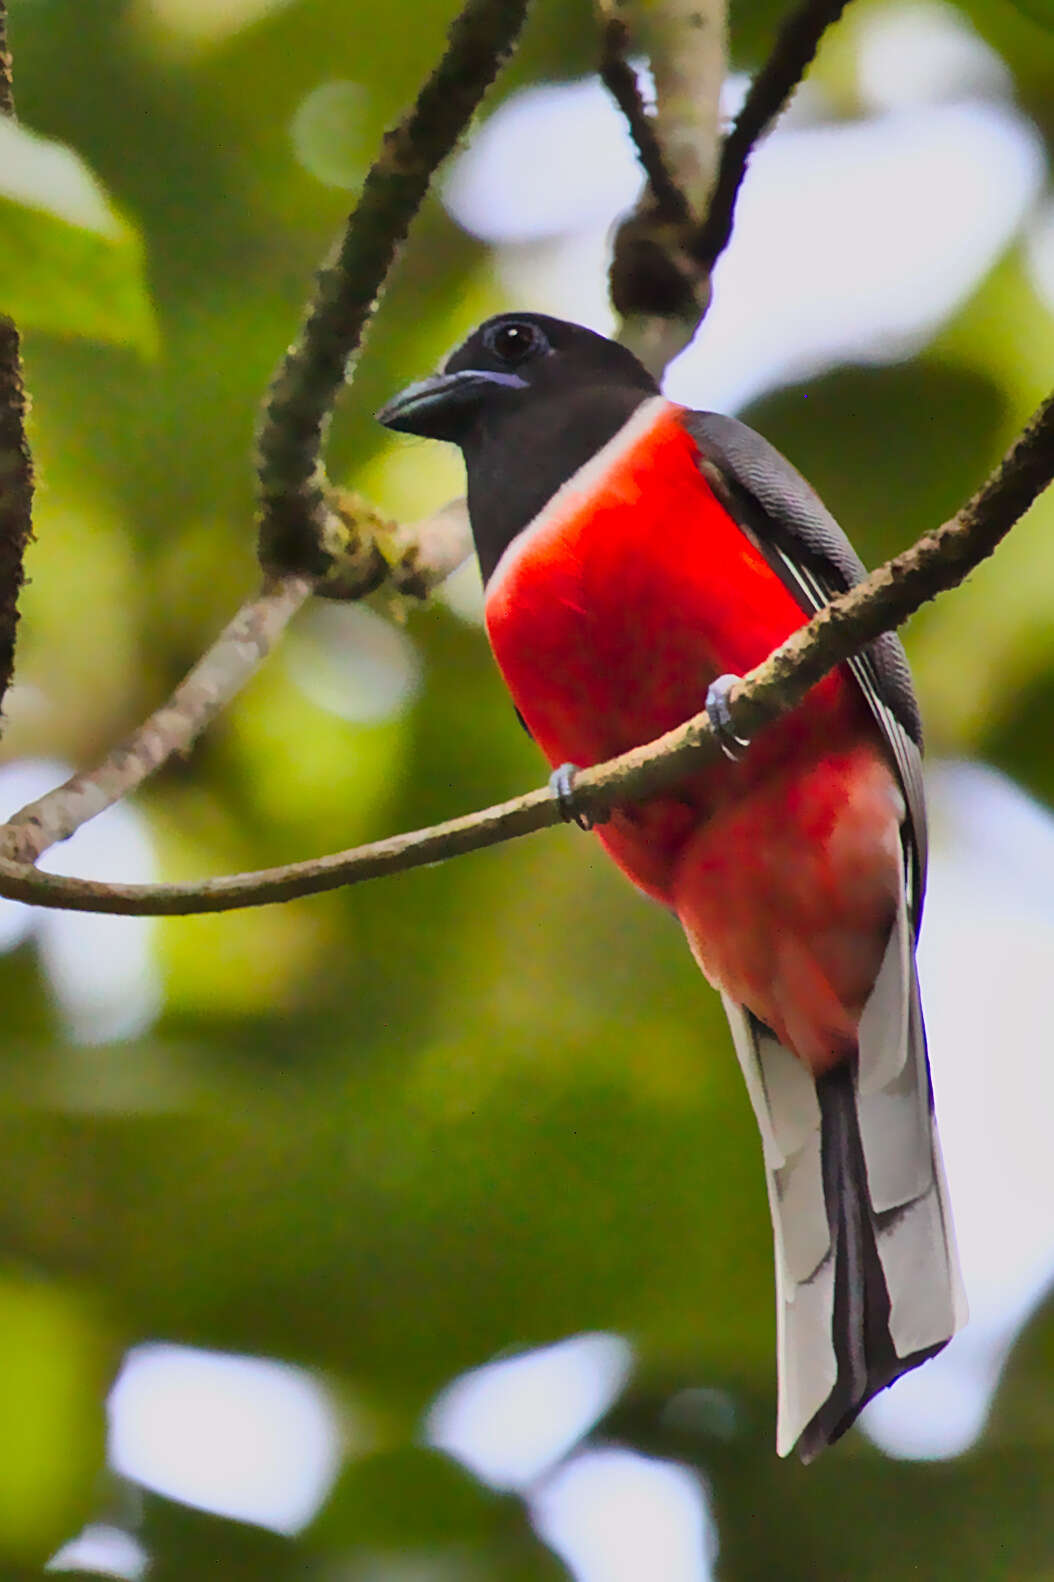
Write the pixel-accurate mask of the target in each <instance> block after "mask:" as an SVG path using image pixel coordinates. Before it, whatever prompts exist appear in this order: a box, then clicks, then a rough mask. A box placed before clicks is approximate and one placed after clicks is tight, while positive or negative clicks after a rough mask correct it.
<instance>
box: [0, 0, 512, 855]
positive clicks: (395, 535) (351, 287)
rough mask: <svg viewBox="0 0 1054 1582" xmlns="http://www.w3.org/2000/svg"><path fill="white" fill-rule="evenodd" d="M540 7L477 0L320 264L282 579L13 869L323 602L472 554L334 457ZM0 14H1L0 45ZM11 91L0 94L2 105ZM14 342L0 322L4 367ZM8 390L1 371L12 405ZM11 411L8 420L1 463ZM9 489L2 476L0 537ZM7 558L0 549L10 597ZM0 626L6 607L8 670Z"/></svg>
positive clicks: (293, 401)
mask: <svg viewBox="0 0 1054 1582" xmlns="http://www.w3.org/2000/svg"><path fill="white" fill-rule="evenodd" d="M527 5H528V0H468V3H467V4H466V5H465V6H464V8H463V9H462V11H461V13H460V15H459V16H458V18H457V19H456V21H455V22H454V24H453V26H452V28H451V30H450V39H449V47H448V49H447V51H446V54H445V55H444V57H443V59H442V61H441V62H440V64H439V66H438V67H437V68H436V70H435V71H434V72H433V74H432V76H431V77H430V78H429V79H428V81H427V82H426V84H425V86H424V87H423V89H422V90H421V93H420V94H419V96H418V99H417V102H416V103H415V105H414V108H413V110H412V111H411V112H410V114H409V115H408V116H406V117H405V118H404V120H403V121H402V122H400V124H399V125H398V126H397V127H396V128H395V129H394V130H393V131H390V132H389V133H388V134H387V135H386V137H385V139H384V145H383V148H382V152H381V154H380V157H379V158H378V159H377V161H376V162H375V163H374V165H373V167H372V169H371V171H370V173H369V175H368V176H367V178H366V182H365V185H364V188H363V194H362V198H361V200H360V202H359V204H358V206H357V208H356V209H355V211H354V213H353V214H352V215H351V217H350V219H349V221H348V224H347V227H346V230H345V233H344V236H343V237H342V239H341V241H340V243H339V245H338V247H337V248H336V249H335V251H334V253H333V255H332V257H331V259H330V260H329V261H328V262H327V263H326V264H324V265H323V268H322V270H321V272H320V274H319V277H318V282H317V287H316V292H315V296H314V298H313V300H312V302H311V304H310V305H309V308H308V311H307V316H306V319H305V322H304V326H303V328H302V330H301V334H300V337H299V339H298V340H297V342H296V343H295V344H294V345H293V346H292V347H291V348H290V350H289V352H288V353H287V354H286V357H285V359H284V361H283V363H282V366H281V368H280V369H279V372H278V374H277V375H276V377H275V380H274V382H273V384H272V386H271V389H270V391H269V394H268V397H267V401H266V403H265V408H264V414H263V419H262V423H261V429H260V435H259V452H260V490H261V506H262V521H261V546H262V551H263V552H262V559H263V561H264V563H265V567H267V566H269V567H271V568H272V569H271V570H270V572H269V573H268V574H267V575H266V577H265V582H264V587H263V589H262V591H261V592H260V594H259V595H258V596H257V597H256V598H254V599H251V600H249V601H248V602H247V603H246V604H244V605H243V606H242V608H241V609H240V610H239V611H238V612H237V614H236V615H235V616H234V617H233V619H232V620H231V621H230V622H229V623H228V625H227V626H226V627H225V629H224V631H223V632H222V633H221V634H220V636H219V638H218V639H217V640H216V642H215V643H214V644H213V645H212V647H211V648H210V649H209V650H208V652H207V653H206V654H204V655H203V656H202V658H201V659H200V660H199V661H198V663H197V664H196V665H195V666H194V668H193V669H192V670H191V671H190V673H189V675H188V676H187V677H186V678H185V680H184V681H183V682H181V684H180V685H179V687H178V688H177V689H176V691H175V692H174V693H173V695H172V697H171V698H170V699H169V700H168V701H167V702H166V703H165V704H163V705H162V707H161V708H160V709H158V710H157V711H156V712H155V713H154V714H152V715H151V716H150V718H149V719H148V720H146V721H145V722H144V724H143V725H141V726H140V727H139V729H138V730H137V731H135V732H134V734H133V735H132V736H131V737H129V738H128V740H127V741H125V742H123V743H121V744H120V745H119V746H117V747H115V748H114V749H113V751H112V752H110V753H109V754H108V755H107V757H106V758H105V759H104V761H103V762H102V763H101V764H99V765H98V766H97V767H96V768H95V769H93V770H90V771H86V772H84V773H79V774H75V775H73V776H72V777H71V778H70V779H69V780H68V781H67V782H66V783H65V784H64V785H62V786H58V787H56V788H55V789H54V790H53V791H50V792H48V793H47V795H45V796H44V797H41V798H39V799H38V800H37V801H36V802H33V803H31V804H29V805H28V806H27V807H25V808H22V809H21V810H20V812H18V813H16V814H15V815H14V817H13V818H12V819H11V820H10V821H9V822H8V824H7V825H6V826H3V827H2V828H0V854H3V856H5V857H6V858H7V859H9V860H14V861H22V862H34V861H36V860H37V859H38V858H39V857H40V856H41V854H42V853H43V852H44V851H46V850H47V848H48V847H49V846H51V845H53V844H54V843H55V842H56V841H60V840H65V839H67V838H68V837H69V836H70V835H72V834H73V833H74V831H75V830H77V829H79V828H80V826H81V825H82V824H84V823H86V822H87V820H88V819H91V818H94V817H95V816H96V814H98V813H101V812H102V810H103V809H104V808H106V807H109V806H110V805H111V804H112V803H114V802H116V801H118V800H119V799H120V798H121V797H123V796H126V795H128V794H129V793H130V792H131V791H134V790H135V789H136V788H137V787H138V786H139V785H141V784H142V782H143V781H144V780H145V779H146V778H147V777H148V776H149V775H151V774H153V773H154V772H155V771H156V770H157V769H159V768H160V767H161V765H162V764H163V763H165V762H166V761H167V760H168V759H169V758H171V757H172V756H173V755H175V754H179V753H185V752H187V751H188V750H189V748H190V747H191V745H192V743H193V742H194V741H195V740H196V739H197V737H198V736H200V735H201V733H202V731H203V730H204V729H205V728H206V726H207V725H209V724H210V722H211V721H212V720H213V719H214V718H215V717H216V715H217V714H218V713H219V712H220V710H221V709H222V708H223V707H224V706H225V705H226V704H227V703H228V702H229V701H230V700H231V698H232V697H234V696H235V694H236V693H237V692H239V691H240V690H241V688H242V687H243V686H244V685H245V684H246V682H247V681H248V680H249V679H250V677H251V676H252V675H253V673H254V672H255V671H256V669H257V668H258V666H259V665H260V664H261V663H262V661H263V660H264V659H265V658H266V657H267V655H268V654H269V653H270V651H271V649H272V648H273V646H274V644H275V642H276V641H277V639H278V637H279V636H280V634H281V632H282V631H283V630H284V628H285V627H286V625H287V624H288V622H289V621H290V620H291V619H292V617H293V615H294V614H295V613H296V611H297V610H298V609H299V608H300V606H301V605H302V604H303V603H304V602H305V600H306V599H307V598H308V597H309V596H310V595H311V594H312V593H314V592H319V593H324V594H329V595H331V596H334V597H339V598H342V599H349V598H360V597H362V596H363V595H364V594H366V593H369V592H371V591H372V590H373V589H374V588H376V587H378V586H379V585H380V584H381V583H382V582H384V581H387V582H389V583H390V585H391V586H392V587H393V588H394V589H395V590H396V591H397V592H400V593H404V594H406V595H408V596H412V597H417V598H424V597H425V596H426V595H427V594H428V592H430V591H431V589H432V588H434V587H435V586H436V585H437V584H438V583H440V582H442V581H443V580H444V579H445V578H446V577H447V576H448V575H449V574H450V572H452V571H453V570H455V569H456V568H457V566H458V565H460V564H461V562H462V561H463V560H464V559H465V557H466V555H467V554H468V553H469V550H470V548H471V537H470V534H469V531H468V523H467V516H466V511H465V506H464V502H463V501H461V502H459V501H455V502H453V503H452V504H451V505H449V506H446V507H444V508H443V510H442V511H439V512H437V513H435V515H434V516H432V517H430V518H427V519H426V520H425V521H424V522H421V523H417V524H416V525H414V526H409V527H407V526H402V525H399V524H396V523H393V522H388V521H386V520H382V519H381V518H380V517H379V516H378V514H377V513H376V512H375V511H373V510H372V509H371V508H370V507H368V506H367V505H366V504H365V503H364V502H363V501H361V500H360V499H358V498H357V497H355V496H352V495H348V494H342V493H341V492H340V491H338V490H334V489H331V488H330V487H329V485H328V484H327V482H326V479H325V474H324V471H323V469H322V462H321V447H322V443H323V440H324V438H325V430H326V424H327V422H328V414H329V411H330V409H331V407H332V405H333V403H334V402H335V400H336V398H337V395H338V393H339V391H340V388H341V386H342V385H343V383H344V379H345V375H346V369H347V363H348V359H349V358H350V356H351V355H352V354H353V352H354V351H355V350H356V348H357V347H358V345H359V343H360V341H361V339H362V335H363V332H364V329H365V326H366V323H367V322H368V320H369V317H370V315H371V314H372V312H373V308H374V305H375V302H376V298H377V295H378V292H379V291H380V289H381V287H382V285H383V283H384V279H385V277H386V275H387V273H388V271H389V269H390V267H391V264H392V261H393V259H394V257H395V254H396V252H397V250H398V247H399V245H400V243H401V242H402V240H403V238H404V236H405V234H406V231H407V228H408V226H409V224H410V222H411V220H412V219H413V216H414V215H415V213H416V212H417V210H418V208H419V207H420V204H421V201H422V199H423V198H424V195H425V193H426V191H427V189H428V184H429V182H430V180H431V177H432V175H433V173H434V171H435V169H436V167H437V166H438V164H439V163H440V162H441V160H442V159H443V158H444V157H445V156H446V154H447V153H449V152H450V150H451V148H452V147H453V146H454V144H455V143H456V141H457V138H458V137H459V135H460V134H461V132H462V131H463V130H464V127H465V126H466V124H467V123H468V120H469V119H470V117H471V115H472V113H473V111H474V110H475V108H476V106H477V105H478V103H479V101H480V99H481V98H482V96H483V94H484V92H485V91H486V89H487V87H488V86H489V85H490V83H491V81H492V80H493V78H494V76H495V75H496V73H497V72H498V70H499V68H500V67H501V65H502V63H503V62H504V60H505V58H506V57H507V55H508V54H509V52H510V51H511V49H512V47H513V45H514V43H515V40H516V36H517V34H518V32H519V30H520V27H521V26H522V23H523V18H524V15H525V13H526V10H527ZM2 8H3V0H0V47H2V44H3V33H2V20H3V9H2ZM2 87H3V84H2V82H0V99H2ZM3 329H4V321H3V320H0V353H2V346H3ZM3 390H4V386H3V368H2V367H0V401H2V396H3ZM5 410H6V409H2V408H0V464H2V462H3V457H4V454H5V453H4V451H3V449H2V445H3V440H4V427H3V418H4V414H5ZM2 485H3V475H2V474H0V530H2V527H3V508H4V504H5V495H4V493H3V490H2ZM3 550H4V544H3V540H2V537H0V589H2V588H3V586H4V583H3V576H2V574H3V569H4V559H3ZM290 561H292V562H294V563H295V568H294V569H291V568H290V566H289V562H290ZM16 591H17V588H16ZM12 607H13V600H12ZM2 616H3V610H2V608H0V662H2V659H3V649H2V638H3V622H2ZM12 643H13V625H12ZM0 677H2V670H0ZM0 695H2V693H0Z"/></svg>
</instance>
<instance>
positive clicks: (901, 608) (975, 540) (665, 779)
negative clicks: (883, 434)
mask: <svg viewBox="0 0 1054 1582" xmlns="http://www.w3.org/2000/svg"><path fill="white" fill-rule="evenodd" d="M1052 477H1054V396H1051V397H1050V398H1049V399H1048V400H1047V401H1046V402H1045V403H1044V405H1043V406H1042V407H1041V408H1040V409H1039V411H1038V412H1037V413H1036V415H1035V417H1034V419H1033V420H1032V422H1031V423H1030V424H1029V426H1028V428H1027V429H1026V430H1025V432H1024V433H1023V434H1022V435H1021V436H1020V437H1019V439H1018V440H1017V441H1016V442H1015V444H1014V446H1013V447H1012V448H1011V450H1010V451H1009V452H1008V454H1007V455H1006V457H1005V458H1004V459H1003V461H1002V463H1001V464H1000V466H999V468H998V469H997V470H996V472H994V473H993V474H992V476H991V477H990V478H989V479H988V481H987V483H985V484H984V486H983V487H982V488H981V489H980V490H979V491H978V492H977V494H976V495H975V496H974V497H973V499H971V500H970V501H969V502H968V503H967V504H966V505H965V506H964V507H963V509H962V510H961V511H959V512H958V513H957V515H956V516H954V517H953V518H952V519H951V521H949V522H946V523H945V524H944V526H943V527H940V528H938V529H937V530H936V531H935V532H933V533H929V534H927V535H926V536H925V537H923V538H921V539H920V540H919V541H918V543H916V544H914V545H913V546H912V548H911V549H908V550H905V551H904V553H903V554H901V555H898V556H896V557H895V559H893V560H891V561H889V562H888V563H887V564H886V565H885V566H882V567H880V568H879V570H877V571H875V572H873V573H872V574H871V575H870V576H869V577H867V578H865V579H864V581H863V582H861V583H860V584H859V585H858V586H857V587H855V588H853V589H851V590H850V591H849V592H848V593H845V594H842V595H840V596H839V597H838V598H837V599H834V600H832V602H831V603H830V604H829V605H828V606H827V607H826V608H825V609H823V610H821V611H820V613H819V614H818V615H817V616H815V617H814V618H813V620H811V621H810V622H809V623H808V625H807V626H804V627H802V628H801V630H800V631H797V632H795V633H794V634H793V635H792V636H791V637H790V638H789V639H788V640H787V642H785V643H784V644H782V646H781V647H780V648H778V649H777V650H776V651H775V653H773V654H772V655H770V656H769V658H768V659H766V660H765V661H764V663H763V664H761V665H758V666H757V667H756V669H754V670H752V671H751V672H750V674H749V675H748V676H745V677H744V678H743V680H742V681H741V682H739V684H738V685H737V686H735V687H734V688H733V689H732V693H731V696H730V711H731V724H732V728H733V730H734V732H735V733H736V734H737V735H740V736H743V737H750V736H753V735H755V734H756V733H757V732H758V731H759V730H760V729H762V728H763V727H764V726H765V725H767V724H770V723H771V722H772V721H773V720H775V719H777V718H779V716H780V715H782V714H785V713H786V712H787V711H788V710H789V709H792V708H794V707H795V705H796V704H798V703H800V702H801V700H802V698H804V696H805V694H806V693H807V692H808V690H809V688H810V687H811V686H813V685H814V684H815V683H816V682H817V681H818V680H819V679H820V678H821V677H822V676H823V675H825V674H826V672H827V671H828V670H831V669H832V668H833V667H834V666H835V665H837V664H840V663H842V662H843V661H844V660H846V659H848V658H849V657H850V656H851V655H852V654H854V653H856V652H857V651H859V650H860V649H861V648H863V647H865V646H866V645H867V644H868V643H870V642H872V641H874V639H875V638H876V637H877V636H878V635H879V634H880V633H881V632H884V631H889V630H891V629H892V628H893V627H896V626H899V625H901V624H902V623H903V622H904V621H906V620H907V619H908V617H909V616H910V615H912V614H914V612H915V611H916V610H917V609H919V608H920V606H921V605H923V604H924V603H926V601H927V600H929V599H932V598H934V597H935V596H936V595H937V594H938V593H941V592H943V591H945V590H947V589H949V588H953V587H955V586H956V585H957V584H958V583H960V582H961V581H962V580H963V579H964V577H966V576H967V575H968V573H969V572H970V571H971V570H972V569H973V568H974V567H975V566H977V565H978V564H979V563H980V562H981V561H982V560H984V559H985V557H986V556H988V555H990V554H991V553H992V551H993V550H994V549H995V548H996V546H997V545H998V543H999V541H1000V539H1002V538H1003V537H1004V536H1005V534H1006V533H1007V532H1008V531H1009V530H1010V528H1011V527H1012V526H1013V524H1014V522H1016V521H1017V520H1018V518H1019V517H1021V516H1022V515H1023V514H1024V512H1025V511H1026V510H1027V509H1028V507H1029V506H1030V505H1031V503H1032V502H1033V500H1035V499H1036V497H1037V496H1038V495H1039V494H1040V493H1041V492H1042V491H1043V490H1044V489H1045V488H1046V487H1047V485H1048V484H1049V483H1050V481H1051V479H1052ZM716 750H717V748H716V743H715V741H714V736H713V731H712V729H711V726H710V722H709V718H708V716H707V715H706V714H705V713H702V714H697V715H696V716H695V717H694V718H693V719H691V720H689V721H688V722H687V723H686V724H684V725H681V726H678V727H677V728H676V729H675V730H672V731H668V732H667V733H666V735H665V736H661V737H659V738H658V740H657V741H654V742H649V743H648V744H647V745H645V746H643V747H638V748H635V749H634V750H633V751H632V752H628V753H624V754H623V755H622V756H621V757H620V758H615V759H612V760H611V761H610V762H608V763H603V764H597V765H595V766H594V767H593V768H589V769H584V770H582V771H581V773H580V774H579V775H578V776H577V777H576V779H575V785H574V791H573V793H572V797H571V805H572V806H573V808H574V810H575V811H577V812H583V813H590V814H592V815H593V816H596V815H598V814H601V813H603V812H604V811H606V810H607V809H608V808H610V807H612V806H613V805H615V804H616V803H618V802H625V801H628V800H635V799H639V798H640V797H644V796H649V795H652V794H653V793H655V792H657V791H659V790H662V789H663V788H664V787H666V786H668V785H670V784H672V783H674V782H675V781H676V780H677V779H679V778H681V777H682V776H683V775H685V774H686V773H689V772H690V771H691V770H693V769H695V768H697V767H698V766H699V765H700V763H702V762H704V761H705V759H706V757H707V755H708V754H710V755H712V754H713V753H714V752H715V751H716ZM560 817H561V815H560V811H559V809H558V807H557V804H556V801H555V799H554V797H553V795H552V793H551V791H550V790H549V789H548V787H546V788H545V789H544V790H538V791H531V792H529V793H528V794H527V795H526V796H522V797H517V798H516V799H515V800H513V801H511V802H505V803H502V804H501V805H500V806H497V807H491V808H486V809H485V810H484V811H483V812H481V813H472V814H468V815H466V816H465V817H464V818H458V819H451V820H450V821H448V822H447V823H445V824H438V825H436V826H434V827H433V828H432V829H425V830H415V831H412V832H410V833H408V834H403V835H396V836H393V837H392V838H391V839H389V840H382V841H375V842H373V843H371V844H370V845H367V846H359V847H357V848H355V849H354V850H352V851H347V852H338V853H337V854H336V855H334V856H329V857H322V858H319V859H318V860H316V861H314V862H303V863H294V864H291V865H290V866H287V867H284V868H273V869H268V870H265V871H263V872H259V873H247V874H236V875H232V876H228V877H225V878H221V879H207V880H204V881H202V882H199V883H196V884H168V885H116V884H114V885H110V884H99V883H93V882H91V881H88V880H82V879H67V878H61V877H59V876H56V875H52V874H43V873H39V872H38V871H37V870H36V869H34V868H32V867H29V866H26V865H25V864H20V863H13V862H11V861H7V860H0V894H2V895H5V896H9V897H10V898H12V899H13V900H18V901H32V902H36V903H37V904H38V905H42V906H51V907H61V908H66V909H71V910H76V911H89V912H121V913H129V914H136V915H154V916H157V915H162V916H163V915H173V914H181V913H196V912H223V911H231V910H233V909H235V908H237V907H243V906H259V905H264V904H267V903H270V902H275V901H286V900H289V899H291V898H293V897H294V896H303V895H312V894H317V893H319V892H320V891H324V890H333V889H338V888H340V887H342V886H344V885H349V884H358V883H361V882H362V881H363V880H365V879H375V878H379V877H381V876H382V875H385V874H394V873H401V872H404V871H406V870H407V869H410V868H418V867H421V866H423V865H425V864H427V863H433V862H438V861H440V860H442V859H444V858H447V857H456V856H460V855H462V854H463V853H466V852H469V851H478V850H479V849H481V848H482V847H484V846H493V845H497V844H498V843H499V842H501V841H506V840H511V839H513V838H514V837H516V836H518V835H526V834H529V833H531V832H532V831H534V830H539V829H545V828H547V827H548V826H550V825H553V824H556V823H558V822H559V821H560Z"/></svg>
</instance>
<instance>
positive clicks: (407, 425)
mask: <svg viewBox="0 0 1054 1582" xmlns="http://www.w3.org/2000/svg"><path fill="white" fill-rule="evenodd" d="M526 384H527V381H526V379H522V378H521V377H520V375H519V374H512V373H501V372H499V371H498V370H497V369H489V368H462V369H460V370H459V371H458V372H457V373H453V374H433V375H432V376H431V377H430V378H428V379H418V380H417V381H416V383H414V384H412V385H407V387H406V389H405V390H401V391H400V392H399V394H398V395H397V396H394V397H393V398H392V400H391V401H389V402H388V403H387V405H386V406H382V407H381V410H380V411H379V412H378V413H377V421H378V423H383V424H384V427H385V428H390V429H395V430H396V431H397V432H401V433H405V434H415V433H417V431H418V425H419V424H420V423H421V421H422V420H424V422H425V424H426V425H427V423H428V420H429V418H430V417H432V416H433V415H435V414H436V413H438V412H440V411H442V412H450V411H452V410H454V409H455V408H457V407H462V406H471V405H472V404H473V403H474V402H475V401H476V400H477V398H478V396H479V394H480V390H481V388H482V387H484V386H486V385H502V386H504V387H505V388H506V389H509V390H523V389H524V388H525V387H526Z"/></svg>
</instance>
